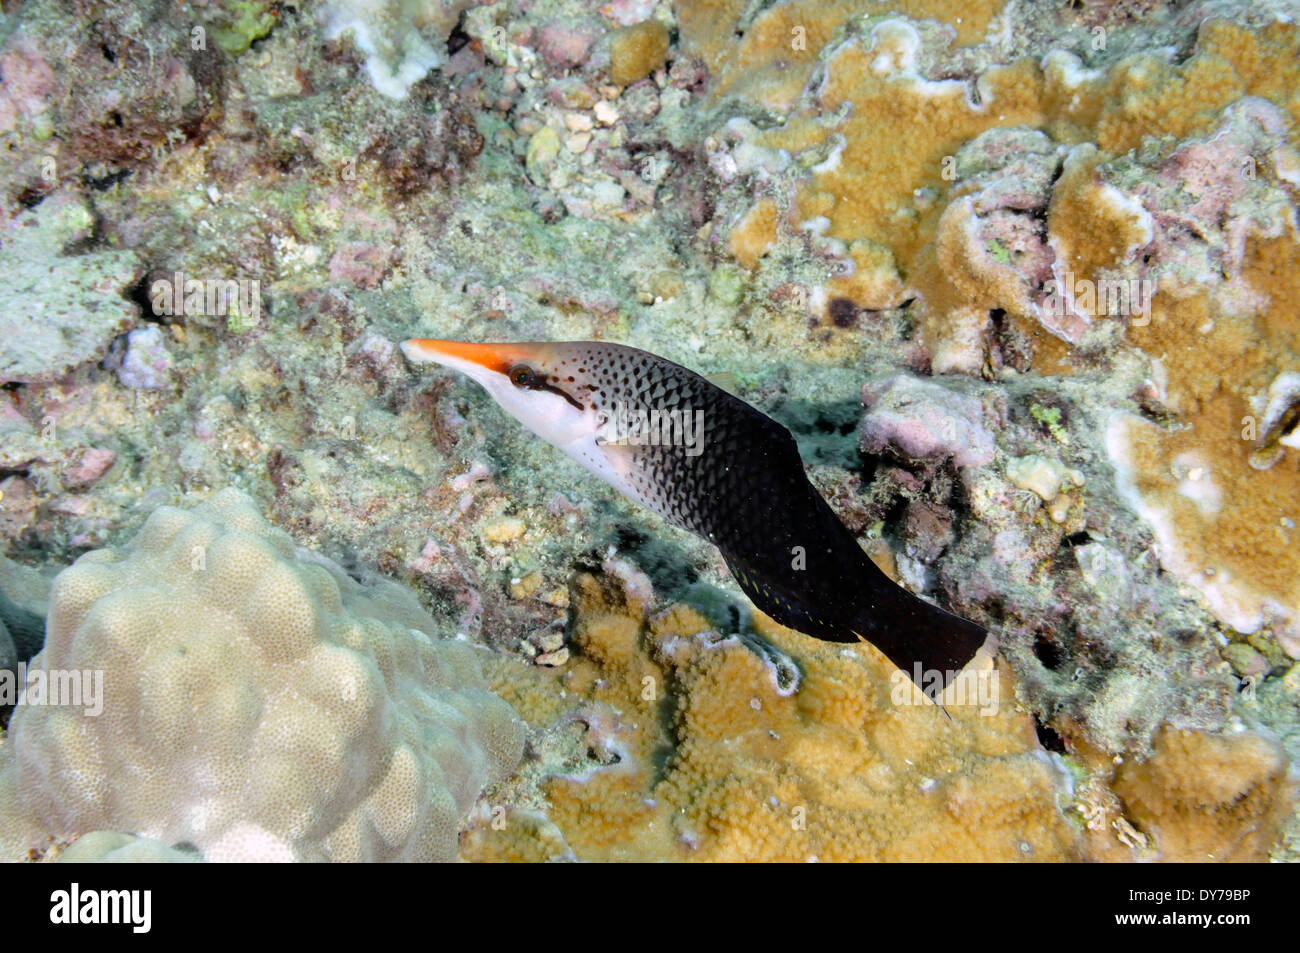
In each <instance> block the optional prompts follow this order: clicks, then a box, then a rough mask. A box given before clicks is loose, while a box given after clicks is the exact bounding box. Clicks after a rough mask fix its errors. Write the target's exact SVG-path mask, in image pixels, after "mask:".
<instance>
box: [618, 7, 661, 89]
mask: <svg viewBox="0 0 1300 953" xmlns="http://www.w3.org/2000/svg"><path fill="white" fill-rule="evenodd" d="M667 57H668V29H667V27H665V26H664V25H663V24H662V23H660V22H659V21H658V20H643V21H642V22H641V23H635V24H633V25H632V26H627V27H623V29H621V30H616V31H615V32H614V35H613V36H611V37H610V40H609V73H610V78H611V79H613V80H614V82H615V83H617V84H618V85H619V86H630V85H631V84H633V83H635V82H636V81H637V80H639V79H645V78H646V77H647V76H649V75H650V74H651V73H653V72H654V71H655V70H657V69H658V68H659V67H661V66H663V65H664V60H665V59H666V58H667Z"/></svg>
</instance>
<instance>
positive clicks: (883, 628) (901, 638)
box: [852, 589, 994, 704]
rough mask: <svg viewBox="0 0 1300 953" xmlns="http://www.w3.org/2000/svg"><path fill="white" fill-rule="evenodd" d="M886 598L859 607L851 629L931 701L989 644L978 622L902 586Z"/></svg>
mask: <svg viewBox="0 0 1300 953" xmlns="http://www.w3.org/2000/svg"><path fill="white" fill-rule="evenodd" d="M889 603H890V604H889V605H887V606H882V605H880V604H879V602H877V603H876V604H875V605H873V606H872V607H871V608H870V609H867V610H864V611H863V612H860V613H859V614H858V616H857V618H856V619H855V620H854V624H853V626H852V630H853V634H854V635H856V636H857V637H858V638H860V639H862V640H863V641H865V642H870V643H871V644H872V645H874V646H875V647H876V648H877V649H879V650H880V651H881V652H883V653H884V655H885V657H886V658H888V659H889V660H890V661H891V662H893V663H894V664H895V665H896V666H898V667H899V668H900V669H901V670H902V671H903V672H904V673H905V674H906V675H907V676H908V678H910V679H912V681H914V682H915V683H916V685H917V687H918V688H920V689H921V690H922V691H923V692H925V694H926V696H927V697H928V698H929V699H930V700H931V701H933V702H935V703H936V704H938V703H939V696H940V695H941V694H942V692H943V690H944V689H945V688H947V687H948V686H949V685H950V684H952V682H953V680H954V679H955V678H956V677H957V674H958V673H959V672H960V671H961V670H962V669H963V668H964V667H965V666H966V665H967V664H968V663H969V662H970V661H971V659H973V658H974V657H975V653H976V652H978V651H979V650H980V648H982V647H984V646H986V645H987V646H989V648H990V650H992V648H993V647H994V644H993V640H992V638H991V636H990V635H989V632H988V630H986V629H985V628H984V627H983V626H980V625H977V624H976V623H974V622H971V621H969V620H968V619H963V618H962V617H961V616H957V615H953V614H952V613H951V612H945V611H944V610H943V609H940V608H939V607H938V606H933V605H931V604H930V603H928V602H925V601H924V600H922V599H919V598H917V597H916V596H913V595H911V594H910V593H908V592H906V591H905V590H902V589H900V590H899V591H898V598H896V599H895V598H889Z"/></svg>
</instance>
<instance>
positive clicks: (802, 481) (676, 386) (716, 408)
mask: <svg viewBox="0 0 1300 953" xmlns="http://www.w3.org/2000/svg"><path fill="white" fill-rule="evenodd" d="M402 350H403V352H404V353H405V354H406V356H407V358H409V359H410V360H411V361H413V362H417V363H432V364H440V365H442V366H443V367H447V368H451V369H453V370H457V371H460V372H462V373H464V374H466V375H467V376H469V377H471V378H473V379H474V380H475V381H477V382H478V383H479V384H481V385H482V386H483V387H484V388H486V389H487V392H488V393H489V394H491V395H492V397H493V399H494V400H496V402H497V403H498V404H499V405H500V406H501V407H502V409H504V410H505V411H506V412H507V413H509V414H511V415H512V416H514V417H515V418H516V419H518V420H519V422H520V423H522V424H523V425H524V426H525V427H527V428H528V429H529V430H531V431H533V432H534V433H535V434H537V435H538V436H539V437H541V438H542V439H543V440H545V441H547V442H548V443H550V444H553V445H554V446H556V447H558V448H559V449H560V450H563V451H564V452H565V453H566V454H568V455H569V456H570V457H572V458H573V459H574V460H576V461H577V462H578V463H580V464H582V466H583V467H585V468H586V469H587V470H589V471H590V472H591V473H593V474H595V475H596V476H598V477H600V478H601V479H603V480H605V481H607V482H608V483H610V484H611V485H613V486H614V487H615V488H616V489H618V490H619V491H621V492H622V493H623V494H624V495H626V496H628V497H629V498H631V499H632V500H634V501H636V502H637V503H640V504H641V505H643V506H645V507H647V508H649V509H651V510H653V511H654V512H655V513H658V514H659V515H660V516H662V517H663V518H664V519H665V520H667V521H668V522H669V523H672V524H673V525H675V526H679V527H681V528H683V529H687V530H690V531H691V532H693V533H695V534H697V535H698V536H701V537H703V538H704V539H706V540H708V541H709V542H710V543H712V544H713V545H714V546H716V547H717V548H718V550H719V551H720V552H721V553H722V556H723V558H724V559H725V560H726V562H727V566H728V568H730V570H731V572H732V575H733V576H734V577H735V579H736V582H737V583H739V584H740V587H741V589H742V590H743V591H744V593H745V595H747V596H748V597H749V598H750V599H751V600H752V601H753V603H754V604H755V605H756V606H757V607H758V608H759V609H761V610H762V611H763V612H765V613H767V614H768V615H769V616H771V617H772V618H773V619H775V620H776V621H777V622H779V623H780V624H782V625H784V626H787V627H789V628H792V629H796V630H798V631H799V632H803V633H805V634H806V635H811V636H814V637H815V638H819V639H823V640H826V641H830V642H857V641H859V640H861V641H865V642H869V643H871V644H872V645H873V646H875V647H876V648H877V649H879V650H880V651H881V652H882V653H884V655H885V656H886V657H887V658H888V659H889V660H890V661H891V662H893V663H894V664H895V665H896V666H898V667H899V668H900V669H902V671H903V672H905V673H907V675H908V676H909V677H910V678H912V679H913V680H915V681H917V682H918V684H920V681H921V680H920V679H917V676H916V674H914V673H917V672H924V673H926V677H925V679H924V684H923V685H921V687H922V688H923V690H924V691H925V693H926V695H927V696H928V697H930V698H931V700H933V701H938V699H939V696H940V694H941V692H942V690H943V688H944V687H945V686H946V685H947V684H948V683H949V682H951V680H952V679H953V678H954V677H955V676H956V674H957V673H958V672H959V671H960V670H961V669H962V668H963V666H965V665H966V664H967V663H968V662H969V661H970V660H971V659H972V658H973V657H974V655H975V653H976V651H977V650H978V649H980V647H981V646H984V645H985V644H986V641H988V642H989V643H990V645H991V644H992V640H990V639H989V636H988V633H987V632H986V631H985V630H984V629H983V628H982V627H980V626H978V625H976V624H975V623H973V622H970V621H968V620H966V619H963V618H961V617H960V616H956V615H953V614H952V613H949V612H946V611H944V610H943V609H940V608H939V607H937V606H935V605H932V604H930V603H929V602H926V601H925V600H923V599H921V598H919V597H917V596H915V595H913V594H911V593H910V592H908V591H907V590H905V589H903V588H902V587H901V586H899V585H897V584H896V583H894V582H893V581H892V580H891V579H890V578H889V577H888V576H887V575H885V573H884V572H882V571H881V570H880V569H879V568H878V567H877V566H876V565H875V563H873V562H872V561H871V559H870V558H868V556H867V554H866V553H865V552H863V550H862V548H861V547H860V546H859V545H858V542H857V540H856V539H855V538H854V537H853V535H852V534H851V533H850V532H849V531H848V529H846V528H845V526H844V524H843V523H841V522H840V519H839V517H837V516H836V515H835V512H834V511H833V510H832V509H831V508H830V506H829V505H828V504H827V503H826V501H825V500H824V499H822V497H821V495H820V494H819V493H818V492H817V490H816V488H814V487H813V485H812V484H811V483H810V482H809V481H808V477H807V475H806V474H805V472H804V466H803V461H802V460H801V459H800V457H799V451H798V449H797V448H796V445H795V441H794V437H792V436H791V435H790V432H789V431H788V430H786V429H785V428H784V427H782V426H781V425H780V424H778V423H777V422H776V421H774V420H772V419H771V418H770V417H768V416H767V415H766V414H764V413H762V412H760V411H758V410H756V409H755V408H753V407H751V406H750V405H749V404H747V403H745V402H744V401H743V400H741V399H740V398H738V397H735V396H733V395H732V394H730V393H728V392H727V391H725V390H723V389H722V388H720V387H718V386H716V385H714V384H712V383H711V382H710V381H708V380H706V379H705V378H704V377H702V376H700V375H699V374H697V373H695V372H694V371H692V370H689V369H687V368H685V367H682V366H681V365H679V364H674V363H673V362H672V361H668V360H665V359H664V358H662V357H659V356H657V355H654V354H650V353H648V352H646V351H642V350H638V349H637V348H633V347H626V346H623V345H619V344H606V343H603V342H593V341H568V342H528V343H514V344H473V343H466V342H461V341H442V340H434V339H429V338H413V339H411V340H409V341H405V342H403V344H402ZM934 673H939V674H938V677H934Z"/></svg>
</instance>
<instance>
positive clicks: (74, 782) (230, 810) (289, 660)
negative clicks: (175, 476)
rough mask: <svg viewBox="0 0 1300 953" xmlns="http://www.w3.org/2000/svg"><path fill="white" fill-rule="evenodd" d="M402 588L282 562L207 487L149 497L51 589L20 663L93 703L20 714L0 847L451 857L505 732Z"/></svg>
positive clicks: (272, 543)
mask: <svg viewBox="0 0 1300 953" xmlns="http://www.w3.org/2000/svg"><path fill="white" fill-rule="evenodd" d="M476 651H477V650H476V649H474V648H472V647H471V646H469V645H467V644H464V643H457V642H450V641H443V640H440V639H438V638H437V637H436V636H435V635H434V634H433V623H432V620H431V619H430V618H429V616H427V615H426V614H425V613H424V612H423V611H422V610H421V609H420V607H419V604H418V603H417V602H416V600H415V599H414V597H413V596H412V595H411V594H410V593H409V592H407V591H406V590H403V589H402V588H401V587H399V586H397V585H395V584H393V583H385V582H382V581H381V582H376V583H374V584H371V585H368V586H362V585H361V584H359V583H357V582H355V581H354V580H352V579H351V578H349V577H348V576H347V575H346V574H345V573H344V572H342V570H340V569H339V568H338V567H337V566H335V565H334V564H332V563H329V562H328V561H326V560H324V559H323V558H321V557H319V556H314V555H313V554H310V553H308V552H305V551H302V550H296V549H295V547H294V544H293V543H292V541H291V540H290V538H289V537H288V535H286V534H285V533H284V532H282V531H280V530H278V529H275V528H273V527H272V526H270V525H269V524H268V523H267V522H266V521H265V520H264V519H263V518H262V517H261V515H260V514H259V513H258V512H257V510H256V509H255V508H254V506H253V504H252V501H251V500H250V499H249V498H248V497H246V496H244V495H243V494H242V493H239V492H237V491H234V490H224V491H222V492H220V493H217V494H216V495H215V496H213V497H212V498H210V499H209V500H208V501H207V502H206V503H204V504H202V505H201V506H198V507H197V508H195V509H194V510H192V511H189V512H187V511H183V510H180V509H176V508H173V507H162V508H160V509H159V510H157V511H155V512H154V513H153V515H152V516H151V517H150V518H149V520H148V521H147V522H146V523H145V525H144V527H143V528H142V529H141V530H140V533H139V534H138V535H137V536H136V537H135V539H134V540H133V541H132V542H131V543H130V544H129V545H127V546H126V547H125V548H123V549H121V550H114V549H103V550H98V551H96V552H92V553H88V554H86V555H85V556H83V557H82V558H81V559H79V560H78V561H77V562H76V564H75V565H73V566H72V567H70V568H69V569H67V570H66V571H65V572H63V573H62V574H61V575H60V576H59V577H58V579H57V580H56V582H55V586H54V591H53V593H52V597H51V604H50V613H49V622H48V634H47V639H46V645H45V650H44V652H42V653H41V654H40V655H39V656H37V657H36V659H34V660H33V663H32V664H33V667H35V668H43V669H46V670H52V669H63V670H102V671H103V673H104V690H103V705H102V708H103V710H102V713H100V714H99V715H98V716H94V715H91V714H89V713H87V710H86V709H84V708H75V707H70V706H58V707H55V706H41V705H25V706H21V707H20V709H19V710H18V711H17V713H16V714H15V716H14V719H13V721H12V723H11V725H10V737H9V744H8V746H7V747H6V748H4V749H0V791H3V790H4V789H5V788H11V789H12V790H15V791H16V793H17V794H18V808H17V810H18V811H19V812H22V811H25V812H26V814H25V816H23V815H22V814H21V813H20V814H14V813H13V812H14V810H15V808H14V807H13V804H14V798H12V797H8V796H5V797H0V805H4V806H5V809H6V810H8V811H10V816H8V817H4V816H0V849H2V851H0V853H2V854H3V856H8V857H13V856H15V854H17V853H19V852H21V851H23V850H26V849H28V848H30V847H38V846H41V845H43V844H44V843H48V841H49V839H50V838H51V837H53V838H67V837H72V836H75V835H77V834H82V833H88V832H90V831H94V830H119V831H130V832H133V833H136V834H140V835H142V836H144V837H148V838H154V839H156V840H159V841H162V842H163V843H167V844H174V843H188V844H193V845H195V846H197V847H198V848H199V849H200V850H201V851H202V852H203V854H204V856H205V857H206V858H207V859H209V860H246V859H247V860H251V859H267V860H275V859H280V860H340V861H349V860H450V859H454V858H455V857H456V853H457V841H458V833H459V829H460V825H461V823H462V821H463V820H464V819H465V817H466V815H467V814H468V812H469V810H470V808H471V807H472V806H473V803H474V802H475V800H476V799H477V798H478V797H479V795H480V793H481V791H482V789H483V788H484V786H485V785H487V784H490V783H493V782H495V781H498V780H500V779H502V778H503V777H505V776H506V775H508V774H509V773H510V772H512V771H513V770H514V768H515V767H516V766H517V764H518V762H519V759H520V756H521V753H522V749H523V738H524V728H523V725H522V724H521V723H520V722H519V720H518V719H517V718H516V716H515V714H514V712H513V711H512V709H511V708H510V707H509V706H508V705H507V704H506V703H505V702H503V701H501V700H500V699H499V698H497V697H496V696H494V695H492V694H491V693H490V692H489V691H487V689H486V688H485V686H484V683H483V680H482V676H481V674H480V671H479V667H478V662H477V660H476V658H475V652H476Z"/></svg>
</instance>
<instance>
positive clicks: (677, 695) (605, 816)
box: [462, 576, 1076, 860]
mask: <svg viewBox="0 0 1300 953" xmlns="http://www.w3.org/2000/svg"><path fill="white" fill-rule="evenodd" d="M573 603H574V606H575V608H576V617H575V637H574V642H575V645H576V646H577V647H578V649H579V652H578V654H577V655H576V656H575V658H574V660H573V662H572V663H571V665H570V668H569V671H568V672H567V673H566V674H564V675H554V676H547V675H542V676H537V677H539V678H543V679H544V678H548V677H549V678H554V679H556V680H557V681H560V682H561V683H562V684H563V686H564V690H565V692H566V694H567V695H568V696H570V697H571V698H572V699H573V702H574V704H577V705H580V706H582V708H581V710H583V711H590V710H595V709H598V710H600V711H604V712H606V713H608V714H606V715H605V716H603V717H604V718H605V719H606V721H607V722H608V723H606V724H604V725H603V727H602V728H601V730H600V731H599V732H597V731H596V730H595V729H592V730H590V731H589V732H588V737H589V738H590V737H592V736H593V735H596V734H598V735H600V736H601V738H602V739H603V740H600V741H595V742H589V743H591V744H593V745H601V744H603V745H606V746H608V747H610V748H613V749H618V751H619V752H620V753H619V760H617V761H616V762H615V763H611V764H609V765H608V766H606V767H603V768H599V769H597V770H595V771H594V773H582V774H579V775H577V776H572V777H566V776H562V775H559V776H551V777H548V778H545V779H542V780H540V782H539V783H540V787H541V790H542V792H543V793H544V796H545V801H546V803H545V807H544V817H545V819H546V821H547V822H548V823H541V822H539V820H538V817H537V816H536V815H535V814H533V813H530V812H528V811H525V810H518V811H514V812H512V820H511V822H510V823H509V824H506V825H504V827H503V829H500V830H496V829H493V828H492V827H491V826H489V825H481V826H480V827H479V828H478V829H476V830H475V831H474V832H473V835H472V836H471V837H469V838H467V839H466V841H465V842H464V843H462V852H463V854H464V855H465V856H466V857H470V858H479V859H485V858H489V857H490V858H493V859H505V858H514V859H525V858H537V857H554V856H558V855H559V852H560V841H557V840H556V839H555V836H556V835H555V830H558V831H559V832H560V833H561V834H562V838H563V841H562V843H563V844H565V845H567V848H568V849H571V850H572V851H573V852H574V854H576V856H578V857H579V858H581V859H589V860H617V859H660V860H677V859H702V860H703V859H707V860H807V859H812V858H818V859H823V860H867V859H871V860H905V859H908V860H910V859H968V860H975V859H986V860H987V859H995V858H1000V859H1007V860H1010V859H1026V858H1032V859H1038V860H1049V859H1066V858H1070V857H1073V856H1075V846H1074V845H1075V841H1076V831H1075V829H1074V828H1073V827H1072V826H1071V824H1070V823H1069V822H1068V821H1067V820H1066V818H1065V816H1064V814H1063V813H1062V811H1061V809H1060V808H1059V806H1058V803H1057V802H1058V798H1062V797H1064V787H1063V778H1062V776H1061V773H1060V771H1059V770H1058V769H1056V768H1054V767H1053V766H1052V765H1051V762H1050V761H1049V760H1048V759H1047V758H1046V757H1045V756H1044V755H1043V753H1042V751H1041V749H1040V748H1039V747H1038V744H1037V742H1036V740H1035V736H1034V728H1033V723H1032V720H1031V719H1030V717H1029V716H1028V715H1027V714H1026V713H1024V712H1017V711H1016V710H1015V707H1016V706H1015V705H1014V702H1013V701H1012V700H1011V698H1010V696H1009V693H1008V694H1005V695H1004V696H1003V697H1002V699H1001V705H1000V709H999V711H998V712H997V713H996V714H992V715H990V716H988V717H981V716H980V715H979V714H978V713H977V712H976V711H974V710H969V709H962V708H958V707H954V708H952V709H951V711H952V717H953V720H952V721H951V722H949V721H948V720H947V719H946V718H945V716H944V715H943V714H942V713H941V712H940V711H939V710H938V709H937V708H935V707H934V706H932V705H928V704H917V705H898V704H894V703H893V701H892V700H891V689H892V686H891V681H890V673H891V671H892V669H891V667H890V665H889V663H888V662H886V661H885V660H884V659H883V658H882V657H880V656H879V655H877V654H875V652H874V650H871V649H869V648H867V647H865V646H862V647H845V646H839V645H829V644H826V643H820V642H816V641H814V640H812V639H809V638H807V637H805V636H803V635H800V634H798V633H795V632H792V631H790V630H788V629H783V628H781V627H779V626H777V625H775V623H772V622H771V621H770V620H767V619H765V618H760V619H758V620H757V621H758V624H759V626H760V627H761V629H762V631H763V632H764V634H765V635H766V636H767V637H768V638H770V639H771V641H772V643H773V644H774V645H775V646H777V648H778V649H779V650H780V651H784V652H786V653H789V654H790V655H791V656H792V657H794V658H796V659H797V662H798V664H799V666H800V667H801V668H802V669H803V675H802V679H801V684H800V687H799V688H798V690H797V691H791V690H790V687H789V686H787V685H784V684H783V683H782V682H781V681H780V679H779V678H778V677H777V675H776V670H775V669H774V667H773V665H772V664H771V662H770V661H768V660H766V659H765V658H762V657H760V656H759V655H758V654H756V653H755V651H754V650H753V649H751V648H749V647H747V646H746V645H745V644H743V643H742V642H741V641H740V640H738V639H735V638H731V639H727V640H719V637H718V636H717V635H716V634H714V633H712V632H711V626H710V625H709V623H708V622H707V620H706V619H705V618H704V617H702V616H701V615H700V614H699V613H698V612H696V611H694V610H692V609H690V608H688V607H685V606H681V605H677V606H672V607H669V608H668V609H666V610H664V611H662V612H658V613H648V612H647V611H646V608H645V607H643V606H641V605H639V604H638V603H637V602H635V601H634V600H633V601H629V600H628V599H627V598H625V597H624V596H623V595H622V594H621V593H620V590H619V587H618V586H617V585H615V584H614V583H613V582H612V581H611V580H609V579H603V580H602V579H597V578H595V577H592V576H582V577H579V579H578V580H576V582H575V584H574V600H573ZM515 674H517V673H515V672H513V671H511V672H506V671H504V670H501V671H498V672H497V673H495V674H493V673H489V678H490V679H491V680H492V682H493V683H494V684H496V685H497V688H498V691H501V692H502V693H503V694H504V695H505V697H507V698H508V699H509V700H510V701H512V702H513V703H514V704H515V705H516V707H517V708H519V709H520V710H521V711H522V712H525V713H526V714H527V716H528V717H529V718H530V720H533V723H534V725H535V726H536V727H538V728H539V729H540V730H542V731H543V732H545V731H549V730H554V729H553V728H550V729H548V728H547V727H546V726H547V724H548V723H549V724H551V725H554V724H555V723H556V722H557V721H559V722H562V721H563V720H564V719H563V717H560V718H557V713H556V711H555V708H554V705H553V704H552V701H551V700H548V698H547V696H548V693H547V692H545V691H544V690H540V689H541V685H534V686H533V691H534V692H536V694H535V695H534V696H533V698H534V700H535V701H536V702H537V704H536V706H534V705H532V704H530V702H529V700H528V699H527V698H524V697H520V696H514V697H512V696H511V694H510V691H509V689H508V688H507V687H505V686H503V685H501V684H500V681H501V680H507V681H513V680H514V676H515ZM1003 675H1004V677H1005V675H1006V673H1005V672H1004V673H1003ZM592 706H594V708H593V707H592ZM586 717H588V718H590V719H591V720H593V721H595V720H598V719H594V718H591V716H586ZM516 815H517V817H516ZM549 825H554V828H555V830H552V828H551V827H550V826H549ZM539 838H546V839H548V840H547V843H546V844H539Z"/></svg>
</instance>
